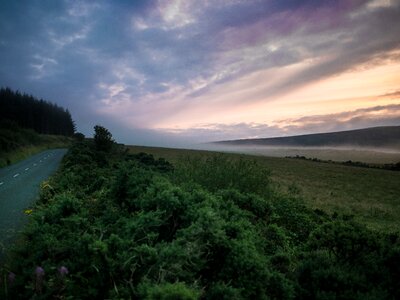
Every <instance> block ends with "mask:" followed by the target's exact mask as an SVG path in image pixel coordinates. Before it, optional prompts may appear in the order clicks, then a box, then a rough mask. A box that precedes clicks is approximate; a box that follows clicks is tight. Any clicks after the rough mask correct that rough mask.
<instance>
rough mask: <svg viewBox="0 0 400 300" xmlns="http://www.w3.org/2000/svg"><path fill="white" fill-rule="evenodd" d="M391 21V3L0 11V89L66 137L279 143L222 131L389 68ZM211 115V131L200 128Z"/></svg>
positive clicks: (393, 49)
mask: <svg viewBox="0 0 400 300" xmlns="http://www.w3.org/2000/svg"><path fill="white" fill-rule="evenodd" d="M399 20H400V4H399V3H398V2H397V1H377V0H374V1H361V0H351V1H349V0H338V1H315V0H303V1H293V0H282V1H264V0H253V1H250V0H249V1H243V0H232V1H222V0H215V1H195V0H188V1H182V0H169V1H161V0H160V1H156V0H154V1H122V0H121V1H112V2H106V1H100V2H96V3H94V2H92V1H83V0H81V1H70V0H64V1H50V0H45V1H36V0H35V1H30V2H29V3H22V2H18V1H3V2H1V3H0V64H1V65H2V68H1V69H0V85H5V86H10V87H11V88H14V89H19V90H22V91H25V92H28V93H32V94H34V95H36V96H38V97H42V98H44V99H48V100H52V101H56V102H58V104H60V105H64V106H67V107H68V108H69V109H70V110H71V112H72V114H73V116H74V117H75V119H76V122H77V124H78V128H85V130H89V129H90V127H91V125H90V124H95V123H97V122H98V120H99V119H103V118H104V119H106V120H109V122H110V124H111V123H112V124H114V125H113V126H114V127H115V128H118V130H121V132H122V131H124V132H125V130H126V131H129V130H139V131H141V132H144V131H146V130H147V131H146V134H148V135H149V136H150V138H146V139H144V137H145V136H146V134H141V135H139V136H140V137H141V139H143V141H144V140H146V141H148V140H149V139H150V140H151V136H154V141H155V142H157V141H160V140H161V138H160V136H161V135H162V134H165V136H168V137H169V138H171V136H177V135H178V134H177V132H174V133H172V135H171V133H169V132H166V131H165V132H164V133H162V131H159V130H158V131H157V130H156V131H155V128H160V127H162V128H165V126H166V124H167V125H171V126H170V127H174V126H172V125H175V127H174V128H181V129H179V130H182V131H180V132H179V136H180V137H185V138H187V139H190V134H193V135H195V136H200V137H202V138H203V137H204V139H206V138H207V137H208V136H210V137H212V136H214V137H216V138H220V137H221V138H222V137H223V136H224V135H225V136H226V137H232V138H233V135H235V134H238V135H239V136H246V135H247V134H250V133H251V132H252V134H251V135H250V136H257V135H259V134H262V132H263V131H265V132H270V133H271V134H273V133H276V134H279V133H286V131H288V130H289V129H287V130H286V131H285V130H283V131H282V128H280V127H275V125H271V126H267V125H262V124H259V123H256V122H254V120H252V119H251V117H248V118H247V119H246V120H244V121H243V119H244V117H242V118H241V119H240V121H236V122H232V119H234V118H236V116H239V115H240V112H244V111H246V110H248V109H249V108H248V107H249V106H250V105H253V106H254V105H257V104H258V103H266V102H273V101H279V97H280V96H282V95H284V94H287V93H292V92H294V91H296V90H298V89H300V88H302V87H304V86H307V85H309V84H310V83H313V82H316V81H319V80H322V79H326V78H330V77H334V76H337V75H338V74H341V73H343V72H348V71H356V70H357V69H359V68H372V67H374V66H376V65H381V64H391V63H392V62H393V61H396V60H398V59H399V56H400V51H399V47H400V39H399V36H400V26H399ZM388 28H390V30H388ZM395 96H396V95H394V94H393V95H390V96H389V95H388V96H387V99H389V97H393V99H395V98H394V97H395ZM277 99H278V100H277ZM390 99H392V98H390ZM211 114H213V115H215V120H216V122H208V121H207V122H201V119H202V118H203V117H204V116H208V115H211ZM228 114H229V117H228V116H227V115H228ZM218 118H220V119H221V120H222V121H221V122H220V123H219V120H218ZM382 118H383V117H382ZM388 118H392V116H391V115H390V116H389V115H388ZM112 120H114V121H112ZM363 120H364V119H363ZM368 120H369V121H368ZM368 120H366V119H365V120H364V121H362V120H359V121H358V122H359V123H358V124H361V123H362V122H364V123H365V124H367V123H368V122H371V123H370V124H375V123H374V122H375V121H376V120H375V119H372V117H371V116H370V118H369V119H368ZM330 121H331V122H333V123H334V120H333V119H331V120H330ZM392 121H393V120H392ZM224 122H225V123H224ZM376 122H378V121H376ZM198 123H201V124H202V123H209V125H201V126H199V127H196V126H197V125H196V124H198ZM353 123H354V124H356V120H353ZM378 123H379V122H378ZM116 124H119V125H118V126H117V125H116ZM213 124H214V125H213ZM224 124H226V126H225V125H224ZM304 124H306V123H304ZM310 124H311V123H310ZM298 126H300V125H298ZM304 126H306V125H304ZM309 126H311V125H309ZM185 127H186V128H188V127H191V128H192V129H188V131H185V130H184V129H182V128H185ZM124 128H125V129H124ZM296 128H297V127H293V132H296ZM311 129H312V128H311V127H310V130H311Z"/></svg>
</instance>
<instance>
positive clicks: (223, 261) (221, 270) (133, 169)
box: [0, 142, 400, 299]
mask: <svg viewBox="0 0 400 300" xmlns="http://www.w3.org/2000/svg"><path fill="white" fill-rule="evenodd" d="M192 163H193V164H192ZM191 164H192V165H191ZM213 170H214V171H213ZM261 176H262V178H261ZM214 183H215V185H214ZM399 269H400V242H399V236H398V234H390V235H389V234H383V233H380V234H377V233H375V232H371V231H369V230H368V229H366V228H365V227H363V226H362V225H359V224H357V223H355V222H354V221H353V220H351V219H347V218H342V217H339V216H334V217H333V216H328V215H326V214H324V213H322V212H320V211H312V210H309V209H307V208H306V207H305V206H304V205H302V204H301V200H300V199H298V198H294V197H293V196H290V195H286V196H285V195H279V194H277V193H276V192H274V191H273V190H272V189H271V187H270V184H269V180H268V174H267V173H265V172H261V171H260V168H257V165H256V163H255V162H246V161H245V159H242V160H239V161H236V162H235V161H233V160H228V159H226V158H225V157H224V156H223V155H217V156H214V157H211V158H207V159H205V160H201V159H200V160H196V161H189V160H187V161H184V163H183V164H182V165H177V166H175V167H173V166H172V165H171V164H169V163H168V162H167V161H165V160H163V159H154V157H152V156H151V155H148V154H139V155H129V154H124V153H123V152H121V151H120V152H115V153H109V154H107V155H104V153H102V152H101V151H99V150H96V148H95V147H94V145H91V144H90V143H88V142H80V143H77V144H76V145H75V146H73V147H72V148H71V149H70V151H69V153H68V154H67V155H66V156H65V158H64V160H63V162H62V166H61V168H60V170H59V171H58V173H57V174H56V175H55V176H53V177H52V178H51V179H50V180H49V181H48V182H45V183H44V184H43V185H42V190H41V196H40V200H39V201H38V203H37V205H36V206H35V207H34V209H33V213H32V214H31V215H30V222H29V224H28V226H27V227H26V228H25V230H24V232H23V235H22V238H21V240H20V241H19V243H17V245H16V246H15V249H14V250H13V251H12V253H11V255H10V258H9V260H8V262H7V263H6V264H5V265H4V266H3V269H2V276H1V285H0V286H1V287H2V288H1V291H0V297H2V298H5V299H30V298H34V299H49V298H57V299H295V298H297V299H366V298H367V299H377V298H380V299H395V298H399V297H400V294H399V290H398V288H397V283H398V279H399V276H400V271H399Z"/></svg>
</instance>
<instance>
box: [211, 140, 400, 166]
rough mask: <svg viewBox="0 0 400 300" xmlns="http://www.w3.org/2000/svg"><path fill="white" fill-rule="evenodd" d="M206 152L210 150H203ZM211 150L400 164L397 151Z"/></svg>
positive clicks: (340, 149)
mask: <svg viewBox="0 0 400 300" xmlns="http://www.w3.org/2000/svg"><path fill="white" fill-rule="evenodd" d="M205 149H206V150H208V149H210V148H207V146H206V148H205ZM211 149H213V150H216V151H222V152H233V153H242V154H251V155H262V156H273V157H285V156H296V155H299V156H305V157H307V158H318V159H321V160H333V161H348V160H351V161H360V162H364V163H372V164H391V163H397V162H400V148H399V149H394V148H391V149H384V148H360V147H358V148H356V147H279V146H230V145H211Z"/></svg>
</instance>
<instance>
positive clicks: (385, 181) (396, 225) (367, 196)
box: [130, 146, 400, 231]
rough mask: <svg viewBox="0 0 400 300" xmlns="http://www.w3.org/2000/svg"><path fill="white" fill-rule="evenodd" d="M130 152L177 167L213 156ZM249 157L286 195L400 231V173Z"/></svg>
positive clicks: (163, 151) (190, 152)
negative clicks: (192, 159)
mask: <svg viewBox="0 0 400 300" xmlns="http://www.w3.org/2000/svg"><path fill="white" fill-rule="evenodd" d="M130 151H131V152H132V153H137V152H147V153H150V154H153V155H154V156H155V157H164V158H166V159H167V160H169V161H170V162H172V163H173V164H177V163H179V161H180V159H181V158H182V157H185V156H191V157H195V156H198V157H201V156H204V155H212V153H213V152H208V151H199V150H184V149H169V148H153V147H141V146H130ZM226 155H229V156H231V157H239V156H240V154H232V153H229V154H228V153H227V154H226ZM245 157H248V158H249V159H256V160H257V161H258V162H259V163H260V165H261V166H262V167H265V168H268V169H269V170H270V171H271V173H272V174H271V176H272V180H273V183H274V186H275V188H277V189H278V190H279V191H281V192H284V193H297V194H298V195H300V196H301V197H302V198H303V199H304V201H305V203H306V204H307V205H308V206H309V207H311V208H319V209H322V210H324V211H326V212H328V213H334V212H339V213H346V214H352V215H354V216H355V217H356V219H358V220H359V221H361V222H363V223H365V224H367V225H368V227H370V228H372V229H377V230H385V231H392V230H400V172H395V171H388V170H379V169H368V168H359V167H352V166H344V165H337V164H329V163H320V162H312V161H303V160H294V159H288V158H280V157H267V156H252V155H245Z"/></svg>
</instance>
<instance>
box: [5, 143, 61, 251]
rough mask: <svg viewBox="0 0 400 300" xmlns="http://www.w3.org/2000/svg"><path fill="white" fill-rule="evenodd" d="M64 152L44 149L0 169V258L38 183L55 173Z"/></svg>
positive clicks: (37, 187) (35, 194)
mask: <svg viewBox="0 0 400 300" xmlns="http://www.w3.org/2000/svg"><path fill="white" fill-rule="evenodd" d="M66 151H67V150H66V149H53V150H47V151H44V152H41V153H39V154H36V155H34V156H31V157H30V158H28V159H26V160H24V161H21V162H19V163H16V164H14V165H11V166H9V167H5V168H1V169H0V259H1V256H2V254H4V253H3V252H4V250H5V247H6V246H7V245H8V244H9V243H10V242H11V241H12V239H13V238H14V237H15V235H16V233H17V232H18V230H20V229H21V228H22V226H23V224H24V223H25V222H26V220H27V218H28V217H27V216H26V215H25V214H24V210H25V209H26V208H28V207H29V206H30V205H32V204H33V202H34V201H35V200H36V199H37V196H38V193H39V188H40V183H41V182H42V181H43V180H45V179H47V178H48V177H49V176H50V175H51V174H52V173H54V172H55V171H56V170H57V168H58V166H59V164H60V162H61V159H62V158H63V156H64V154H65V153H66Z"/></svg>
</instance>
